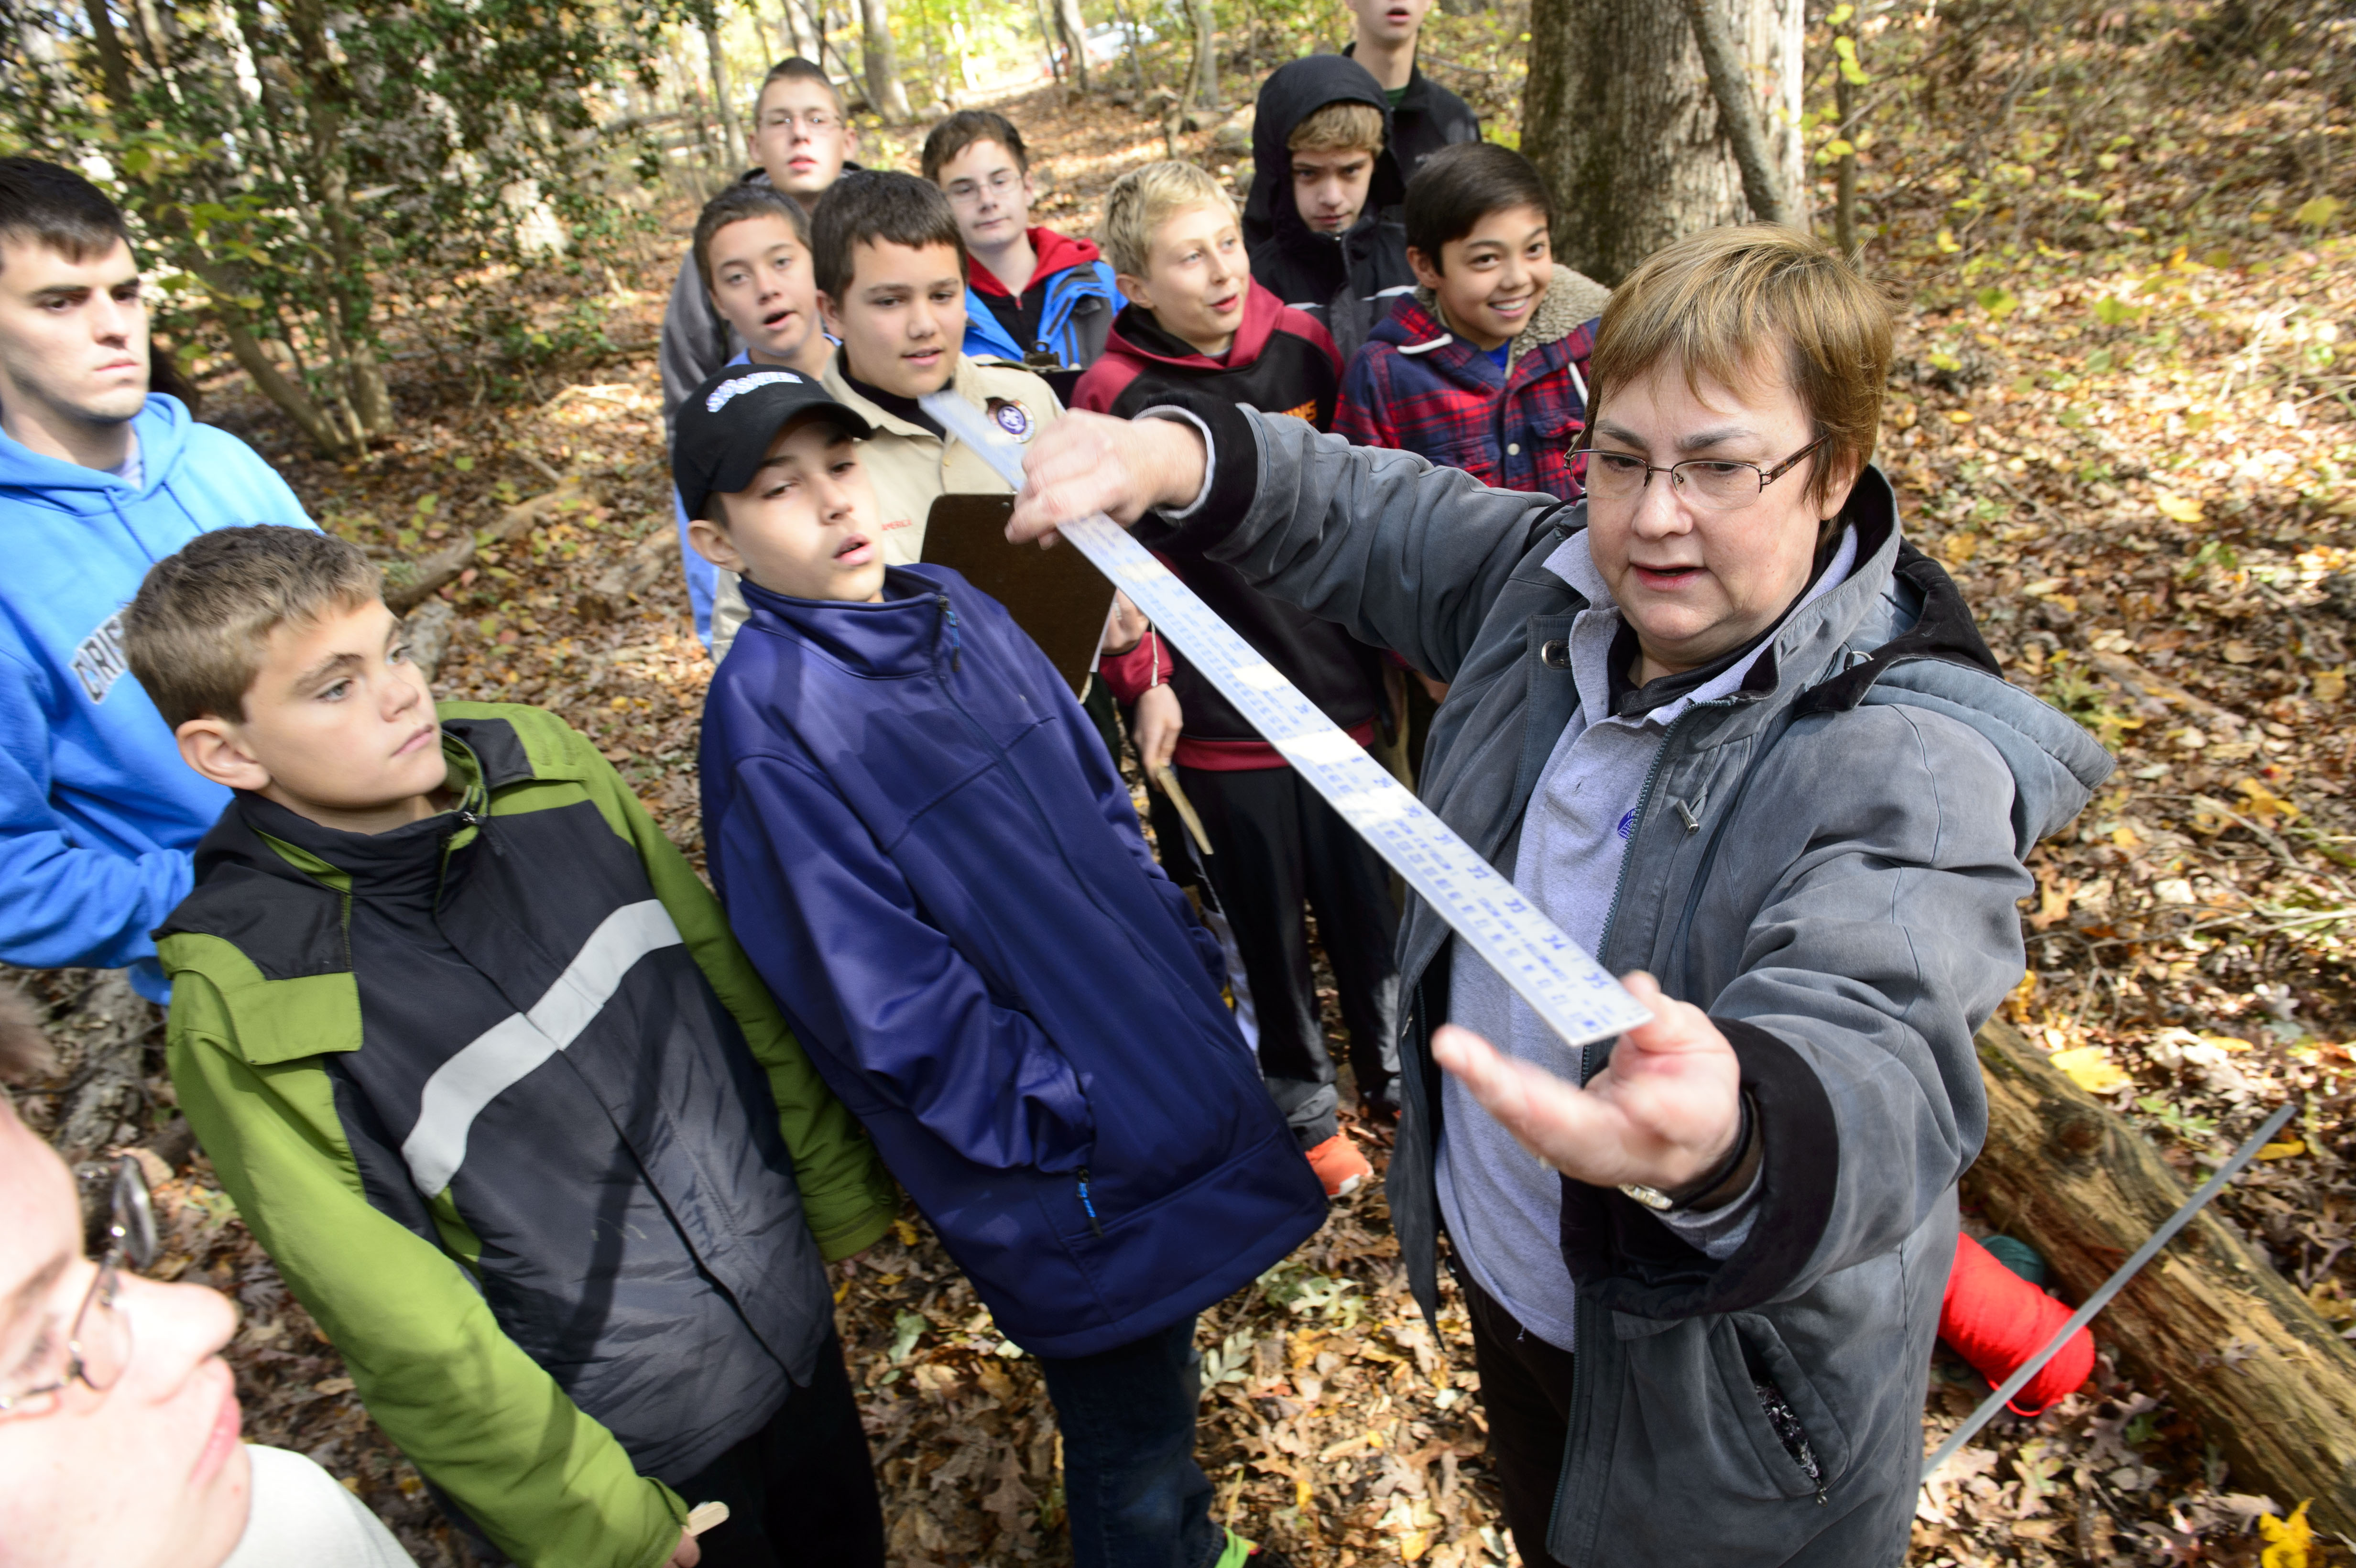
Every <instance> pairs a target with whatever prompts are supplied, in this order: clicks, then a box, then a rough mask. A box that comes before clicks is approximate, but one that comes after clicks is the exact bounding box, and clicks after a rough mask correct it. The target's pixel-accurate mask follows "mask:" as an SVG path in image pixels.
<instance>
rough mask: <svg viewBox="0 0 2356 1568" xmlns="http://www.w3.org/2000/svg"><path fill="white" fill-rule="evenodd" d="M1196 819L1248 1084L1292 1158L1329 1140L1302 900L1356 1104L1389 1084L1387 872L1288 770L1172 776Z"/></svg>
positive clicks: (1394, 921) (1320, 1032) (1394, 1016)
mask: <svg viewBox="0 0 2356 1568" xmlns="http://www.w3.org/2000/svg"><path fill="white" fill-rule="evenodd" d="M1178 782H1179V784H1180V785H1181V786H1183V788H1184V790H1185V791H1186V795H1187V798H1188V799H1190V800H1192V801H1193V802H1194V810H1195V812H1196V813H1197V814H1198V815H1199V816H1201V817H1202V818H1203V830H1204V832H1205V835H1206V836H1207V837H1209V838H1210V840H1211V851H1212V852H1211V853H1210V854H1209V855H1206V856H1205V857H1204V858H1203V869H1204V873H1205V875H1206V876H1207V877H1208V878H1209V879H1210V882H1211V889H1212V891H1213V892H1215V894H1216V895H1217V896H1218V901H1219V909H1220V912H1222V913H1224V914H1225V915H1226V918H1227V925H1228V929H1229V930H1230V931H1232V932H1233V933H1234V934H1235V939H1236V946H1237V950H1238V951H1240V952H1241V953H1242V955H1243V960H1244V978H1245V980H1246V981H1247V983H1248V984H1249V986H1250V987H1251V997H1252V1008H1253V1010H1254V1012H1255V1014H1256V1015H1257V1017H1258V1024H1259V1068H1260V1075H1261V1077H1263V1078H1264V1079H1266V1080H1267V1082H1268V1092H1269V1096H1270V1097H1271V1098H1273V1099H1274V1100H1275V1101H1276V1105H1277V1109H1279V1110H1280V1111H1282V1112H1283V1113H1284V1119H1285V1121H1286V1122H1287V1123H1289V1124H1290V1125H1291V1127H1292V1135H1293V1136H1294V1137H1295V1138H1297V1139H1299V1140H1300V1143H1301V1148H1303V1149H1304V1150H1306V1149H1311V1148H1314V1147H1317V1146H1318V1145H1319V1144H1321V1143H1323V1142H1324V1141H1325V1140H1326V1139H1327V1138H1330V1137H1332V1136H1333V1135H1334V1133H1335V1132H1336V1131H1338V1130H1339V1127H1338V1125H1337V1123H1336V1121H1335V1113H1336V1111H1337V1110H1338V1109H1339V1103H1338V1097H1337V1095H1336V1093H1335V1091H1334V1087H1333V1058H1332V1057H1331V1056H1330V1055H1329V1054H1328V1053H1327V1051H1326V1050H1325V1028H1324V1025H1323V1022H1321V1021H1320V1019H1318V1016H1317V982H1316V980H1315V978H1314V977H1313V976H1312V971H1311V969H1310V966H1309V926H1308V922H1307V920H1306V919H1305V918H1304V917H1303V915H1302V913H1301V910H1302V906H1303V905H1304V904H1306V905H1307V907H1308V908H1309V909H1311V910H1313V911H1314V912H1316V915H1317V934H1318V936H1319V938H1320V940H1321V941H1322V942H1323V944H1324V948H1325V957H1326V960H1327V961H1328V962H1329V963H1331V964H1332V965H1333V982H1334V985H1335V986H1336V987H1338V988H1339V990H1340V992H1341V1003H1342V1021H1343V1023H1344V1025H1346V1026H1347V1028H1348V1029H1349V1031H1350V1070H1351V1072H1353V1073H1355V1075H1356V1077H1357V1080H1358V1093H1360V1094H1361V1095H1368V1094H1387V1093H1389V1090H1390V1083H1391V1080H1392V1079H1393V1078H1395V1077H1397V1076H1398V965H1396V963H1395V962H1394V961H1393V959H1392V956H1391V943H1392V940H1393V938H1394V937H1396V936H1397V934H1398V911H1397V910H1396V909H1395V908H1394V907H1393V905H1392V903H1391V895H1390V872H1389V870H1388V869H1387V868H1386V867H1385V866H1384V864H1383V861H1382V858H1381V857H1380V856H1378V855H1376V853H1375V852H1374V851H1373V850H1372V849H1370V848H1367V847H1366V842H1365V839H1363V838H1361V837H1358V836H1357V834H1356V833H1355V832H1353V831H1351V828H1350V825H1349V824H1348V823H1346V822H1344V821H1343V820H1342V818H1341V816H1340V815H1339V814H1338V813H1336V812H1335V811H1334V810H1333V807H1332V806H1330V805H1326V804H1325V802H1324V800H1323V798H1322V797H1320V796H1319V795H1318V794H1317V792H1316V791H1315V790H1312V789H1311V788H1310V787H1309V786H1308V785H1307V784H1304V783H1302V782H1301V775H1300V774H1298V773H1294V772H1293V771H1292V770H1291V769H1290V768H1255V769H1252V770H1251V771H1249V772H1248V773H1219V772H1215V771H1212V770H1210V769H1205V768H1185V767H1182V768H1180V769H1179V770H1178Z"/></svg>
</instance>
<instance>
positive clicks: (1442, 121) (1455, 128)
mask: <svg viewBox="0 0 2356 1568" xmlns="http://www.w3.org/2000/svg"><path fill="white" fill-rule="evenodd" d="M1357 51H1358V46H1357V45H1355V44H1351V45H1349V46H1348V47H1347V48H1344V49H1343V51H1342V52H1343V53H1344V55H1347V56H1349V57H1350V58H1351V59H1356V58H1357ZM1480 139H1481V117H1480V116H1479V115H1478V114H1475V113H1473V112H1472V105H1471V104H1469V103H1467V102H1465V101H1463V100H1462V99H1461V98H1459V97H1457V96H1456V94H1454V93H1452V92H1451V91H1448V89H1446V88H1444V87H1442V86H1440V83H1438V82H1436V81H1434V80H1431V78H1430V77H1428V76H1426V75H1424V74H1423V67H1421V66H1420V65H1416V66H1410V67H1408V73H1407V91H1405V92H1403V93H1401V94H1400V95H1399V101H1398V102H1397V103H1395V104H1393V105H1392V106H1391V146H1390V154H1391V162H1393V163H1395V164H1397V165H1398V174H1399V178H1400V179H1401V180H1402V181H1405V180H1410V179H1413V178H1414V177H1415V171H1416V170H1418V169H1419V168H1421V167H1423V160H1424V159H1426V158H1428V157H1430V156H1431V155H1432V154H1434V153H1436V152H1438V151H1440V148H1442V147H1452V146H1454V145H1455V144H1457V143H1459V142H1477V141H1479V140H1480Z"/></svg>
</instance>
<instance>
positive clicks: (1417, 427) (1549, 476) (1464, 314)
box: [1333, 143, 1611, 500]
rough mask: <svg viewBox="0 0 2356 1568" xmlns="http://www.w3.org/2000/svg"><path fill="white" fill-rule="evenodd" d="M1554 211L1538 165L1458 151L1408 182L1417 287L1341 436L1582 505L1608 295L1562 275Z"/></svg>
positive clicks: (1355, 380)
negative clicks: (1601, 318)
mask: <svg viewBox="0 0 2356 1568" xmlns="http://www.w3.org/2000/svg"><path fill="white" fill-rule="evenodd" d="M1553 211H1554V208H1553V202H1552V198H1551V197H1549V196H1548V195H1547V188H1546V182H1545V181H1544V180H1542V179H1540V178H1539V177H1538V172H1537V169H1536V168H1534V167H1532V166H1531V165H1530V161H1529V160H1528V159H1527V158H1525V157H1523V156H1522V155H1520V154H1519V153H1516V152H1514V151H1512V150H1511V149H1510V148H1505V147H1498V146H1492V145H1490V144H1486V143H1478V144H1472V145H1470V146H1461V147H1449V148H1446V149H1444V150H1443V151H1441V152H1440V153H1438V154H1436V155H1434V156H1433V157H1432V158H1431V160H1430V162H1429V163H1427V164H1425V165H1424V166H1423V170H1422V172H1421V173H1419V174H1418V175H1417V176H1415V178H1413V179H1412V180H1409V181H1408V187H1407V238H1408V261H1409V263H1410V264H1412V265H1413V266H1414V268H1415V273H1416V279H1417V288H1416V291H1415V293H1414V294H1413V295H1412V296H1410V297H1407V298H1403V299H1400V300H1398V302H1396V303H1395V304H1393V305H1392V306H1391V311H1390V315H1388V316H1387V317H1386V318H1384V320H1383V321H1382V323H1381V324H1380V325H1377V326H1376V328H1375V331H1374V336H1373V337H1372V338H1371V339H1370V340H1369V341H1368V342H1367V344H1366V346H1365V347H1364V348H1362V349H1360V350H1359V351H1358V356H1357V357H1356V358H1355V359H1354V360H1353V361H1351V364H1350V368H1349V373H1348V374H1347V375H1346V376H1344V378H1343V382H1342V404H1341V411H1340V412H1338V413H1337V414H1335V416H1334V419H1333V428H1334V431H1335V432H1337V433H1339V434H1342V435H1344V436H1347V437H1348V438H1349V439H1350V440H1351V441H1352V442H1353V443H1355V444H1357V445H1360V446H1387V447H1393V448H1396V449H1398V451H1401V452H1412V453H1417V454H1418V455H1419V456H1422V457H1426V458H1429V459H1430V461H1432V462H1433V463H1436V464H1441V465H1442V466H1444V467H1449V468H1462V470H1464V471H1465V472H1466V473H1467V474H1470V475H1472V476H1473V477H1474V478H1476V479H1478V480H1480V481H1481V482H1482V483H1483V484H1484V485H1498V486H1500V487H1502V488H1504V489H1508V490H1537V491H1543V492H1544V493H1546V494H1547V495H1549V496H1560V497H1562V498H1564V499H1566V500H1570V499H1576V498H1577V496H1578V493H1579V492H1578V485H1577V484H1576V483H1575V482H1574V481H1573V480H1572V478H1571V476H1570V466H1569V464H1570V451H1571V448H1573V447H1574V446H1576V445H1578V444H1579V434H1580V432H1581V431H1582V430H1584V429H1585V428H1586V420H1587V358H1588V355H1589V353H1590V351H1591V350H1592V348H1593V347H1594V343H1595V328H1596V323H1595V320H1594V318H1595V317H1596V316H1597V315H1599V314H1600V313H1601V311H1602V309H1603V304H1604V302H1605V301H1606V300H1608V299H1609V298H1610V297H1611V292H1610V291H1609V290H1607V289H1605V288H1604V287H1603V286H1602V285H1601V284H1600V283H1595V282H1593V281H1592V280H1591V279H1589V278H1587V277H1585V276H1583V275H1581V274H1580V273H1578V272H1573V271H1571V270H1570V269H1569V267H1565V266H1561V265H1559V264H1558V263H1557V262H1556V261H1555V260H1554V252H1553V250H1552V247H1551V244H1550V242H1549V240H1548V239H1547V234H1548V231H1549V229H1550V227H1551V225H1552V223H1553Z"/></svg>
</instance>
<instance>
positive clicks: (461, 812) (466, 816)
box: [450, 805, 508, 860]
mask: <svg viewBox="0 0 2356 1568" xmlns="http://www.w3.org/2000/svg"><path fill="white" fill-rule="evenodd" d="M469 827H471V828H474V829H475V830H476V832H477V834H478V835H479V836H480V837H481V838H482V840H483V842H484V843H486V844H487V845H489V846H490V847H491V853H492V854H494V855H497V856H498V858H499V859H502V860H504V859H507V855H508V852H507V848H506V847H505V846H504V845H502V844H501V843H500V842H499V839H498V834H496V833H493V832H492V831H491V819H490V818H489V817H487V816H483V815H482V814H481V813H479V812H475V811H469V810H467V809H466V807H465V806H463V805H462V806H460V807H459V808H458V827H457V830H456V832H454V833H452V834H451V835H450V837H453V838H455V837H457V836H458V834H460V833H464V832H465V831H466V829H467V828H469Z"/></svg>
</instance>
